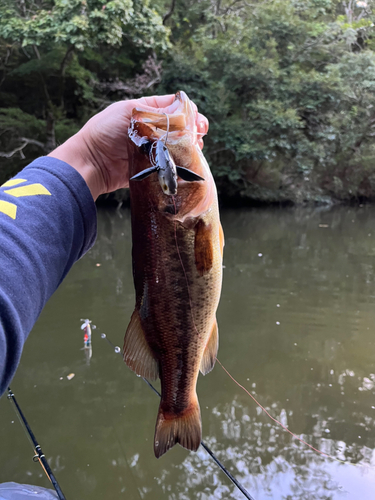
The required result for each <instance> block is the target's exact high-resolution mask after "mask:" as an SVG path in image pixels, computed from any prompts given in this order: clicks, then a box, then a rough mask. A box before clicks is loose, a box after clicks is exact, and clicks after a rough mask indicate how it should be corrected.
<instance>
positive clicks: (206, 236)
mask: <svg viewBox="0 0 375 500" xmlns="http://www.w3.org/2000/svg"><path fill="white" fill-rule="evenodd" d="M213 261H214V249H213V244H212V228H211V225H210V224H206V223H205V222H204V221H203V220H200V221H199V222H198V223H197V224H196V226H195V265H196V268H197V271H198V273H199V274H200V276H204V275H205V274H207V273H208V272H209V271H210V270H211V268H212V265H213Z"/></svg>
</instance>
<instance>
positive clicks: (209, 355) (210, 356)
mask: <svg viewBox="0 0 375 500" xmlns="http://www.w3.org/2000/svg"><path fill="white" fill-rule="evenodd" d="M218 348H219V330H218V327H217V320H216V318H215V321H214V324H213V327H212V331H211V335H210V338H209V339H208V342H207V345H206V348H205V350H204V353H203V357H202V361H201V366H200V371H201V373H202V374H203V375H207V373H210V371H211V370H212V368H213V367H214V366H215V361H216V356H217V350H218Z"/></svg>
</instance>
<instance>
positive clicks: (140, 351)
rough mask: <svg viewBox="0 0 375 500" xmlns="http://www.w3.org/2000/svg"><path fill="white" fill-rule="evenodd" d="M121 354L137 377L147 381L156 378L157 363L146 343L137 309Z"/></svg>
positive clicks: (157, 374) (157, 372)
mask: <svg viewBox="0 0 375 500" xmlns="http://www.w3.org/2000/svg"><path fill="white" fill-rule="evenodd" d="M123 354H124V361H125V363H126V364H127V365H128V367H129V368H130V369H131V370H133V372H135V373H136V374H137V375H139V376H141V377H144V378H147V379H148V380H156V379H157V378H158V376H159V368H158V363H157V361H156V359H155V357H154V355H153V354H152V351H151V349H150V347H149V345H148V343H147V340H146V337H145V333H144V331H143V328H142V324H141V318H140V317H139V312H138V310H137V309H135V310H134V312H133V314H132V317H131V320H130V323H129V326H128V328H127V330H126V333H125V339H124V349H123Z"/></svg>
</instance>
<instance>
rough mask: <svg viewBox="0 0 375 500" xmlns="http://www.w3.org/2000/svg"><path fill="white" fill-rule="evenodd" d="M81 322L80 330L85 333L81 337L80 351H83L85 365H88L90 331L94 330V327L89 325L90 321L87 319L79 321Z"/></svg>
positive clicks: (90, 344)
mask: <svg viewBox="0 0 375 500" xmlns="http://www.w3.org/2000/svg"><path fill="white" fill-rule="evenodd" d="M81 321H83V324H82V325H81V330H83V331H84V332H85V333H84V336H83V347H82V349H83V350H84V351H85V358H86V363H87V364H88V365H89V364H90V359H91V357H92V343H91V329H93V330H95V328H96V326H95V325H91V321H90V320H89V319H81Z"/></svg>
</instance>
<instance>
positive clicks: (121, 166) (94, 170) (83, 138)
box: [48, 95, 208, 200]
mask: <svg viewBox="0 0 375 500" xmlns="http://www.w3.org/2000/svg"><path fill="white" fill-rule="evenodd" d="M174 98H175V96H174V95H166V96H154V97H142V98H141V99H132V100H129V101H120V102H116V103H114V104H111V105H110V106H108V108H106V109H105V110H104V111H102V112H101V113H98V114H97V115H95V116H93V117H92V118H91V119H90V120H89V121H88V122H87V123H86V125H85V126H84V127H83V128H82V129H81V130H80V131H79V132H78V133H77V134H76V135H74V136H73V137H71V138H70V139H68V140H67V141H66V142H65V143H64V144H62V145H61V146H59V147H58V148H57V149H55V150H54V151H52V152H51V153H50V154H49V155H48V156H52V157H53V158H58V159H59V160H63V161H65V162H66V163H69V165H71V166H72V167H73V168H75V169H76V170H77V171H78V172H79V173H80V174H81V175H82V177H83V178H84V179H85V181H86V183H87V185H88V187H89V189H90V191H91V194H92V196H93V198H94V200H96V199H97V197H98V196H99V195H100V194H103V193H109V192H111V191H115V190H116V189H119V188H124V187H129V162H128V151H127V141H126V138H127V135H128V127H129V125H130V119H131V115H132V111H133V109H134V108H135V107H137V106H139V107H142V109H149V110H150V111H154V112H155V111H163V112H166V113H168V112H170V108H171V107H172V106H173V102H174ZM194 106H195V105H194ZM195 108H196V106H195ZM196 122H197V128H198V132H200V133H201V134H202V136H203V135H205V134H206V133H207V130H208V121H207V118H205V117H204V116H203V115H201V114H200V113H198V109H197V108H196ZM199 145H200V147H201V148H202V147H203V140H202V139H200V141H199Z"/></svg>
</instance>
